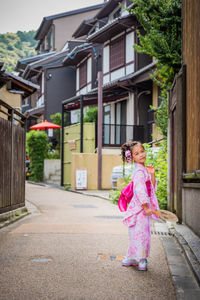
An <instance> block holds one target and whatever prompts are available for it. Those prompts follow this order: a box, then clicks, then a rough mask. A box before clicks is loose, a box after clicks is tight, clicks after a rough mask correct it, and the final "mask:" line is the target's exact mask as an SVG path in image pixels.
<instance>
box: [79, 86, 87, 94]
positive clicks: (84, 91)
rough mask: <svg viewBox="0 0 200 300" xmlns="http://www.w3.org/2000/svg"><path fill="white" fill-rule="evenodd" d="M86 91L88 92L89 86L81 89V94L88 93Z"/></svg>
mask: <svg viewBox="0 0 200 300" xmlns="http://www.w3.org/2000/svg"><path fill="white" fill-rule="evenodd" d="M86 93H87V86H85V87H84V88H82V89H81V90H80V94H86Z"/></svg>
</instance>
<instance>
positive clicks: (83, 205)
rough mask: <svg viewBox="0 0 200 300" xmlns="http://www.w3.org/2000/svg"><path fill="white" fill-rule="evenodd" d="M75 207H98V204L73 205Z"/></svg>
mask: <svg viewBox="0 0 200 300" xmlns="http://www.w3.org/2000/svg"><path fill="white" fill-rule="evenodd" d="M73 207H75V208H97V206H94V205H73Z"/></svg>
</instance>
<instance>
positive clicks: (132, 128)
mask: <svg viewBox="0 0 200 300" xmlns="http://www.w3.org/2000/svg"><path fill="white" fill-rule="evenodd" d="M129 140H132V141H140V142H142V143H143V142H144V126H142V125H121V124H103V146H109V147H120V146H121V145H122V144H123V143H125V142H127V141H129Z"/></svg>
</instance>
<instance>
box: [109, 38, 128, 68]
mask: <svg viewBox="0 0 200 300" xmlns="http://www.w3.org/2000/svg"><path fill="white" fill-rule="evenodd" d="M124 65H125V37H124V35H123V36H122V37H120V38H119V39H117V40H115V41H113V42H112V43H111V45H110V70H111V71H113V70H115V69H118V68H120V67H122V66H124Z"/></svg>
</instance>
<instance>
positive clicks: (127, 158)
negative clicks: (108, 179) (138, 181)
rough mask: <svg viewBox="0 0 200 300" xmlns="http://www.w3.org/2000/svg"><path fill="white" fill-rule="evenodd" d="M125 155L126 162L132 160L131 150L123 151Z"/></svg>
mask: <svg viewBox="0 0 200 300" xmlns="http://www.w3.org/2000/svg"><path fill="white" fill-rule="evenodd" d="M125 157H126V161H127V162H128V163H129V162H131V161H132V155H131V151H130V150H126V151H125Z"/></svg>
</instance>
